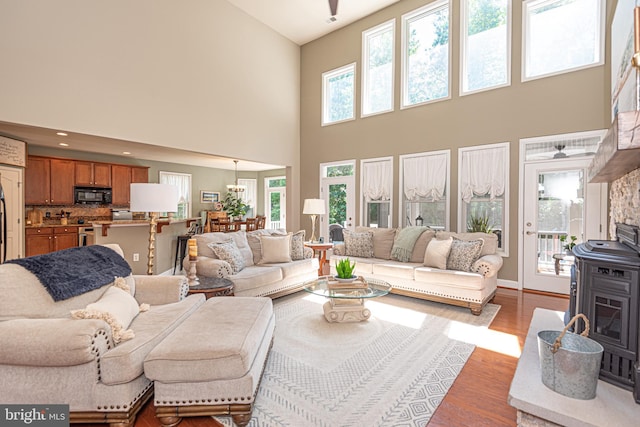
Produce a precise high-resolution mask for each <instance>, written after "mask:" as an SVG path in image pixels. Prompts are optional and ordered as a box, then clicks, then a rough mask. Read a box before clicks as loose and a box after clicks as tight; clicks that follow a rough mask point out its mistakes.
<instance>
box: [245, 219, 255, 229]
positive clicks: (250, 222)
mask: <svg viewBox="0 0 640 427" xmlns="http://www.w3.org/2000/svg"><path fill="white" fill-rule="evenodd" d="M245 222H246V230H247V231H253V230H257V229H258V218H247V219H246V221H245Z"/></svg>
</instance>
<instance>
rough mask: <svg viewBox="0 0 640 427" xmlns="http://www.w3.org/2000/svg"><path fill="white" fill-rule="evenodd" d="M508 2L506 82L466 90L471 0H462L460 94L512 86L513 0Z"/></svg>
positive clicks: (507, 0)
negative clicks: (468, 15)
mask: <svg viewBox="0 0 640 427" xmlns="http://www.w3.org/2000/svg"><path fill="white" fill-rule="evenodd" d="M505 1H506V2H507V35H506V37H507V45H506V50H507V63H506V68H507V70H506V71H507V80H506V81H505V82H504V83H501V84H498V85H494V86H487V87H484V88H482V89H475V90H465V89H464V86H465V85H464V82H465V76H466V74H467V64H468V61H467V44H468V31H467V28H468V25H469V21H468V19H467V18H468V17H467V7H468V2H469V0H460V44H461V46H460V96H465V95H472V94H474V93H479V92H485V91H487V90H493V89H498V88H501V87H507V86H511V37H512V30H511V28H512V21H513V15H512V0H505Z"/></svg>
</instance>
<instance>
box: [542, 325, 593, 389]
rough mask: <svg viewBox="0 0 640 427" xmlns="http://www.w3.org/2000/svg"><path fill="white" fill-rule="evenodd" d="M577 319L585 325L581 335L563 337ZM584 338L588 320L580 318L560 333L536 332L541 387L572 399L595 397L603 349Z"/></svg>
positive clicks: (587, 329)
mask: <svg viewBox="0 0 640 427" xmlns="http://www.w3.org/2000/svg"><path fill="white" fill-rule="evenodd" d="M578 318H582V319H583V320H584V322H585V325H586V326H585V330H584V332H582V334H580V335H577V334H572V333H569V334H567V333H566V332H567V330H568V329H569V328H570V327H571V325H573V323H574V322H575V321H576V320H577V319H578ZM565 334H566V335H565ZM588 335H589V320H588V319H587V318H586V316H584V315H583V314H576V315H575V316H574V317H573V319H571V321H570V322H569V323H568V324H567V326H565V328H564V330H562V332H560V331H540V332H538V353H539V355H540V371H541V374H542V382H543V383H544V385H546V386H547V387H549V388H550V389H551V390H553V391H555V392H557V393H560V394H562V395H564V396H567V397H571V398H574V399H583V400H589V399H593V398H595V397H596V387H597V386H598V374H599V372H600V362H601V361H602V353H603V352H604V348H603V347H602V345H600V343H598V342H596V341H594V340H592V339H590V338H588Z"/></svg>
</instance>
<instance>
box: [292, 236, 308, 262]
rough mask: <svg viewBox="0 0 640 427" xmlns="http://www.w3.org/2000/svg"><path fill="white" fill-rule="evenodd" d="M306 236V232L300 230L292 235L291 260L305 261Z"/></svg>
mask: <svg viewBox="0 0 640 427" xmlns="http://www.w3.org/2000/svg"><path fill="white" fill-rule="evenodd" d="M304 236H305V231H304V230H300V231H298V232H296V233H293V234H292V235H291V260H292V261H297V260H300V259H304Z"/></svg>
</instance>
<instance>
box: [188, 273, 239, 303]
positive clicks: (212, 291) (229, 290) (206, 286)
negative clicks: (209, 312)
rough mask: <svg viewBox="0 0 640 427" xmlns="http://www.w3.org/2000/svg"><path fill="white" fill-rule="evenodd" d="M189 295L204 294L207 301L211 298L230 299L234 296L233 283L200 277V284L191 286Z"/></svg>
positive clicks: (227, 280)
mask: <svg viewBox="0 0 640 427" xmlns="http://www.w3.org/2000/svg"><path fill="white" fill-rule="evenodd" d="M188 294H189V295H192V294H204V296H205V297H206V299H209V298H211V297H223V296H225V297H230V296H233V282H232V281H231V280H229V279H224V278H222V277H206V276H198V284H197V285H195V286H189V292H188Z"/></svg>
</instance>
